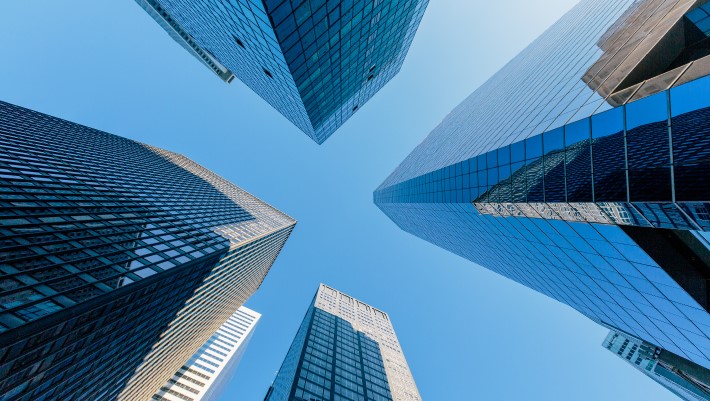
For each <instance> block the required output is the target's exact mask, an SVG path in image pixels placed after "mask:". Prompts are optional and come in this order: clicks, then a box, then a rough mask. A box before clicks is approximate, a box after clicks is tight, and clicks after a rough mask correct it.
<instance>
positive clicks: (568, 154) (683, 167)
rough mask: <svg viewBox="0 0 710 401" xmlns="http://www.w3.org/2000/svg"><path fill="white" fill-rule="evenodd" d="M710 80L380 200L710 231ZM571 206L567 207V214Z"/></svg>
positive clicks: (442, 172) (457, 167)
mask: <svg viewBox="0 0 710 401" xmlns="http://www.w3.org/2000/svg"><path fill="white" fill-rule="evenodd" d="M709 120H710V76H706V77H703V78H700V79H697V80H694V81H691V82H688V83H685V84H683V85H680V86H676V87H674V88H672V89H670V90H667V91H662V92H660V93H657V94H655V95H652V96H649V97H646V98H643V99H639V100H636V101H633V102H630V103H628V104H626V105H624V106H619V107H616V108H614V109H611V110H608V111H605V112H603V113H599V114H595V115H593V116H592V117H590V118H585V119H582V120H579V121H577V122H575V123H572V124H568V125H565V126H563V127H560V128H557V129H555V130H552V131H549V132H545V133H543V134H540V135H536V136H533V137H530V138H528V139H526V140H524V141H519V142H516V143H513V144H511V145H508V146H505V147H502V148H499V149H496V150H493V151H490V152H486V153H484V154H482V155H479V156H477V157H474V158H471V159H468V160H464V161H461V162H458V163H455V164H453V165H451V166H448V167H445V168H442V169H438V170H435V171H433V172H430V173H427V174H424V175H422V176H419V177H416V178H413V179H409V180H406V181H403V182H400V183H398V184H395V185H392V186H389V187H386V188H381V189H380V190H379V191H378V192H377V195H376V197H377V199H376V200H377V201H381V202H389V201H393V200H396V201H398V202H465V201H473V202H474V203H476V205H477V207H478V209H479V211H481V212H482V213H487V214H493V215H499V216H518V215H524V216H527V217H544V218H555V219H562V220H572V221H588V222H600V223H608V224H622V225H639V226H648V227H659V228H679V229H697V230H708V229H710V220H708V213H707V210H710V209H709V205H708V204H707V200H708V199H710V198H709V197H708V193H707V190H706V186H705V185H703V182H704V180H705V178H706V177H707V176H708V174H710V163H709V162H708V161H707V160H708V155H710V139H708V138H710V125H709V124H708V123H707V121H709ZM563 206H564V208H563Z"/></svg>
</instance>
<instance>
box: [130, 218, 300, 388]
mask: <svg viewBox="0 0 710 401" xmlns="http://www.w3.org/2000/svg"><path fill="white" fill-rule="evenodd" d="M292 229H293V226H292V225H291V226H287V227H285V228H282V229H279V230H277V231H275V232H273V233H270V234H267V235H265V236H263V237H259V238H257V239H254V240H253V241H250V242H248V243H246V244H244V245H242V246H239V247H236V248H234V249H232V250H230V251H229V252H228V253H227V255H226V256H224V257H223V258H222V259H221V260H220V262H219V264H218V265H217V266H215V268H214V269H213V270H212V272H211V273H210V274H209V275H208V276H207V277H206V278H205V280H204V282H203V283H202V285H201V286H200V287H199V288H197V289H196V290H195V292H194V293H193V295H192V297H191V298H190V299H188V301H187V303H186V304H185V306H184V308H182V309H181V310H180V311H179V312H178V314H177V316H176V317H175V319H174V320H173V321H172V322H170V325H169V326H168V328H167V329H166V330H165V331H164V332H163V333H162V335H161V339H160V341H158V342H157V343H156V344H155V345H154V346H153V349H152V350H151V352H150V353H149V354H148V355H147V356H146V357H145V360H144V362H143V363H142V364H141V366H140V367H139V368H138V369H137V370H136V373H135V374H134V375H133V377H132V378H131V380H130V381H129V383H128V385H127V387H126V388H125V389H124V390H123V391H122V393H121V395H120V396H119V397H118V400H125V401H132V400H138V399H149V398H150V397H151V396H152V395H153V394H154V393H155V392H156V391H157V390H158V389H159V388H160V386H162V385H163V384H164V383H165V382H166V381H167V380H169V378H170V376H171V375H172V374H173V373H174V372H175V371H177V370H178V368H179V367H180V366H182V365H183V364H184V363H185V361H186V360H188V359H189V358H190V357H191V356H192V355H193V354H194V352H195V350H197V349H199V348H200V347H201V346H202V345H203V344H204V343H205V342H206V341H207V340H208V339H209V337H210V336H211V335H212V334H213V333H214V332H215V331H216V330H217V329H218V328H219V327H220V325H221V324H222V323H224V322H225V321H226V320H227V319H228V318H229V316H230V315H231V313H230V312H231V311H233V310H235V309H237V308H239V307H240V306H241V305H242V304H243V303H244V302H245V301H246V300H247V299H248V298H249V296H251V294H253V293H254V292H255V291H256V290H257V289H258V288H259V286H260V285H261V283H262V282H263V280H264V278H265V277H266V273H268V271H269V268H270V267H271V265H272V264H273V262H274V261H275V259H276V257H277V256H278V254H279V252H280V251H281V248H282V247H283V245H284V244H285V242H286V239H288V237H289V235H290V234H291V230H292ZM206 363H207V362H206ZM208 364H209V363H208Z"/></svg>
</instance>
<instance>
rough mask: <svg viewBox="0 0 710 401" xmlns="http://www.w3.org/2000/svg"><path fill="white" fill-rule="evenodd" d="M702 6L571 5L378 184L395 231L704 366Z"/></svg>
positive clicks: (709, 139)
mask: <svg viewBox="0 0 710 401" xmlns="http://www.w3.org/2000/svg"><path fill="white" fill-rule="evenodd" d="M709 10H710V4H708V3H707V2H705V1H675V0H672V1H671V0H668V1H666V0H637V1H634V0H583V1H582V2H580V3H579V4H578V5H577V6H575V7H574V8H573V9H572V10H571V11H570V12H569V13H567V14H566V15H565V16H564V17H563V18H562V19H560V21H558V22H557V23H556V24H554V25H553V26H552V27H551V28H549V29H548V30H547V31H546V32H545V33H544V34H543V35H542V36H540V37H539V38H538V39H536V40H535V41H534V42H533V43H532V44H531V45H530V46H528V47H527V48H526V49H525V50H524V51H523V52H521V54H520V55H518V56H517V57H515V58H514V59H513V60H512V61H511V62H510V63H508V64H507V65H506V66H505V67H504V68H503V69H501V70H500V71H499V72H498V73H496V74H495V75H494V76H493V77H492V78H491V79H489V80H488V81H487V82H486V83H484V84H483V85H482V86H481V87H480V88H479V89H477V90H476V91H475V92H473V93H472V94H471V95H470V96H469V97H468V98H467V99H466V100H465V101H464V102H463V103H461V104H460V105H459V106H458V107H456V108H455V109H454V110H453V111H452V112H451V113H450V114H449V115H448V116H447V117H446V118H445V119H444V120H443V122H442V123H441V124H440V125H439V126H437V127H436V128H435V129H434V130H433V131H432V132H431V134H430V135H429V136H428V137H427V138H426V139H425V140H424V141H423V142H422V143H421V144H420V145H419V146H418V147H417V148H416V149H415V150H414V151H413V152H412V153H411V154H410V155H409V156H408V157H407V158H406V159H405V160H404V161H403V162H402V163H401V164H400V165H399V166H398V167H397V168H396V169H395V171H394V172H393V173H392V174H391V175H390V176H389V177H388V178H387V179H386V180H385V181H384V182H383V183H382V185H381V186H380V187H379V188H377V190H376V191H375V193H374V201H375V203H376V204H377V206H378V207H379V208H380V209H381V210H382V211H383V212H384V213H385V214H386V215H387V216H388V217H389V218H390V219H391V220H393V221H394V222H395V223H396V224H397V225H398V226H399V227H400V228H402V229H403V230H405V231H407V232H410V233H412V234H414V235H416V236H418V237H420V238H422V239H424V240H426V241H429V242H431V243H434V244H436V245H438V246H441V247H443V248H445V249H447V250H450V251H451V252H454V253H456V254H458V255H460V256H462V257H464V258H467V259H469V260H471V261H473V262H475V263H477V264H479V265H481V266H483V267H486V268H488V269H491V270H493V271H495V272H497V273H500V274H502V275H503V276H505V277H508V278H510V279H512V280H515V281H517V282H519V283H521V284H523V285H525V286H527V287H529V288H531V289H534V290H536V291H539V292H541V293H543V294H546V295H548V296H550V297H552V298H554V299H556V300H558V301H560V302H563V303H565V304H567V305H569V306H571V307H573V308H575V309H576V310H578V311H580V312H581V313H583V314H584V315H586V316H588V317H589V318H590V319H592V320H594V321H596V322H599V323H601V324H603V325H605V326H607V327H610V328H613V329H615V330H617V331H618V332H623V333H627V334H628V335H631V336H633V337H635V338H640V339H643V340H644V341H646V342H648V343H650V344H653V345H654V346H657V347H659V348H662V349H664V350H667V351H668V352H670V353H673V354H675V355H677V356H679V357H681V358H685V359H687V360H688V361H691V362H693V363H695V364H697V365H700V366H702V367H704V368H710V315H709V314H708V310H709V309H708V308H709V304H708V279H710V274H709V272H710V245H709V244H710V235H709V234H708V230H710V184H708V182H709V181H708V178H710V174H709V173H710V158H709V157H708V156H709V155H710V153H708V152H710V146H708V145H710V77H709V76H708V74H710V57H709V55H710V39H709V37H708V29H707V27H708V23H709V22H710V19H708V16H709V15H710V13H709Z"/></svg>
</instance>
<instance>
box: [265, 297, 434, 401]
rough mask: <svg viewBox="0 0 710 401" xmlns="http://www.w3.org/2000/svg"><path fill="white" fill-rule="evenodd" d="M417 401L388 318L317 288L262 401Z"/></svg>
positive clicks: (370, 308) (411, 379)
mask: <svg viewBox="0 0 710 401" xmlns="http://www.w3.org/2000/svg"><path fill="white" fill-rule="evenodd" d="M305 400H321V401H336V400H381V401H387V400H390V401H417V400H421V397H420V395H419V391H418V390H417V386H416V384H415V383H414V378H413V377H412V374H411V372H410V371H409V366H408V365H407V361H406V360H405V358H404V353H403V352H402V348H401V347H400V345H399V341H398V340H397V335H396V334H395V333H394V328H393V327H392V323H391V322H390V320H389V316H388V315H387V314H386V313H384V312H382V311H380V310H378V309H375V308H373V307H371V306H370V305H367V304H365V303H362V302H360V301H358V300H357V299H354V298H352V297H350V296H349V295H346V294H343V293H342V292H339V291H337V290H335V289H333V288H330V287H328V286H326V285H323V284H321V285H320V287H319V288H318V292H317V293H316V296H315V299H314V300H313V303H312V304H311V307H310V308H308V312H307V313H306V316H305V318H304V319H303V323H301V327H300V328H299V329H298V333H297V334H296V338H294V340H293V343H292V344H291V348H290V349H289V351H288V354H287V355H286V359H284V362H283V364H282V365H281V369H279V373H278V375H277V376H276V379H275V380H274V383H273V384H272V385H271V388H269V391H268V393H267V395H266V398H265V399H264V401H305Z"/></svg>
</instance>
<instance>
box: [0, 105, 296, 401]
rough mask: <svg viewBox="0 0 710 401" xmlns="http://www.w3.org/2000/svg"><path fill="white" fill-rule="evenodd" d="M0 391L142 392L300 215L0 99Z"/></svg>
mask: <svg viewBox="0 0 710 401" xmlns="http://www.w3.org/2000/svg"><path fill="white" fill-rule="evenodd" d="M0 192H1V193H2V194H1V196H0V198H1V199H2V200H1V201H0V202H1V205H2V206H1V210H2V215H1V216H0V238H1V242H0V247H1V248H2V249H0V258H2V260H1V261H0V272H1V273H2V279H0V398H2V399H3V400H7V401H14V400H24V401H29V400H33V401H34V400H39V399H61V400H74V399H90V400H129V401H133V400H147V399H150V397H151V396H152V395H153V394H155V392H156V390H157V389H158V388H159V387H160V386H161V385H162V384H164V383H165V382H166V381H167V380H168V379H169V378H170V377H171V376H172V375H173V374H174V373H175V372H176V371H177V370H178V369H179V368H180V367H181V366H182V365H183V364H184V363H185V361H187V360H188V359H189V358H190V356H191V355H193V354H194V353H195V351H196V350H197V349H199V348H200V347H201V346H202V344H204V343H205V341H207V339H208V338H209V337H210V336H211V335H212V334H213V333H214V332H215V330H217V329H218V328H219V326H220V325H221V324H222V323H224V322H225V321H226V320H227V319H228V318H229V316H230V315H231V314H232V313H234V311H235V310H237V308H239V307H240V306H241V305H242V304H243V303H244V301H245V300H246V299H247V298H248V297H249V296H250V295H251V294H252V293H253V292H254V291H256V289H257V288H258V287H259V285H260V284H261V282H262V280H263V279H264V277H265V275H266V274H267V272H268V271H269V268H270V267H271V265H272V264H273V262H274V260H275V259H276V257H277V255H278V254H279V252H280V250H281V248H282V247H283V245H284V243H285V241H286V239H287V238H288V236H289V235H290V233H291V231H292V229H293V227H294V225H295V221H294V220H293V219H292V218H290V217H289V216H287V215H285V214H283V213H281V212H279V211H278V210H276V209H274V208H272V207H271V206H269V205H267V204H265V203H264V202H262V201H260V200H259V199H257V198H255V197H254V196H252V195H250V194H249V193H247V192H245V191H243V190H241V189H240V188H238V187H237V186H235V185H233V184H232V183H230V182H228V181H227V180H225V179H223V178H221V177H219V176H217V175H216V174H214V173H212V172H211V171H209V170H207V169H205V168H203V167H201V166H200V165H198V164H196V163H195V162H193V161H192V160H190V159H188V158H186V157H184V156H181V155H179V154H176V153H172V152H168V151H165V150H162V149H159V148H156V147H152V146H150V145H146V144H142V143H139V142H135V141H132V140H129V139H126V138H122V137H119V136H115V135H111V134H108V133H105V132H101V131H98V130H95V129H91V128H88V127H85V126H82V125H79V124H75V123H71V122H68V121H65V120H61V119H58V118H55V117H51V116H48V115H45V114H41V113H38V112H34V111H31V110H28V109H24V108H21V107H18V106H14V105H11V104H8V103H0Z"/></svg>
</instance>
